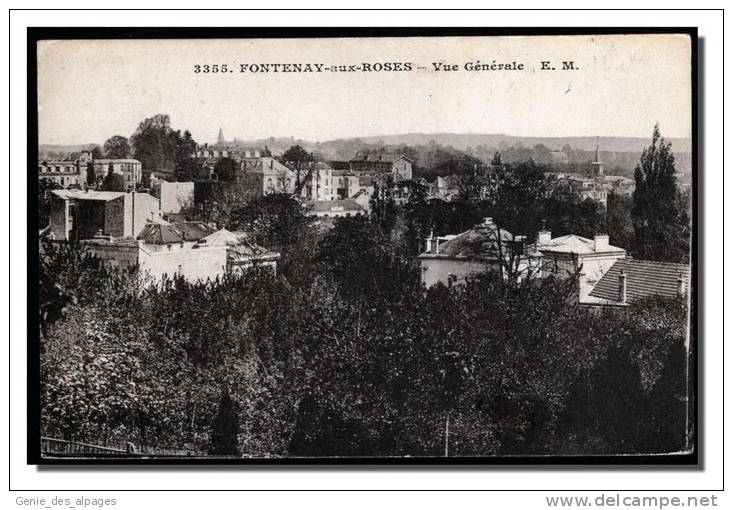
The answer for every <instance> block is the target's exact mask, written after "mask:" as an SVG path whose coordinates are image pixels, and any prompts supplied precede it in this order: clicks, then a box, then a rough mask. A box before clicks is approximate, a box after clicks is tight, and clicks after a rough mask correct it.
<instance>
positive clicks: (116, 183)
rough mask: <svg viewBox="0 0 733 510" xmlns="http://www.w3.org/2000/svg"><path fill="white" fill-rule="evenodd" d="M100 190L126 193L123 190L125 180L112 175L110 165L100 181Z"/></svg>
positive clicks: (119, 176) (118, 175) (114, 174)
mask: <svg viewBox="0 0 733 510" xmlns="http://www.w3.org/2000/svg"><path fill="white" fill-rule="evenodd" d="M101 189H102V191H127V190H126V189H125V178H124V177H123V176H122V175H120V174H116V173H114V170H113V167H112V163H110V164H109V170H107V175H106V176H105V178H104V180H103V181H102V186H101Z"/></svg>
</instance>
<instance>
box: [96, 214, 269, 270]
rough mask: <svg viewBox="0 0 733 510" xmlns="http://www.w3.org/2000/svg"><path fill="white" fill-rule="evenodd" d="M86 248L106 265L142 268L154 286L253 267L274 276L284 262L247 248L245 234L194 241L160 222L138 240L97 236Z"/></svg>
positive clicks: (176, 226) (174, 226)
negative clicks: (273, 273)
mask: <svg viewBox="0 0 733 510" xmlns="http://www.w3.org/2000/svg"><path fill="white" fill-rule="evenodd" d="M211 230H213V229H211ZM83 244H84V246H85V247H87V249H88V250H89V252H90V253H91V254H93V255H94V256H95V257H97V258H98V259H99V260H100V261H101V262H102V263H103V264H106V265H108V266H111V267H139V269H140V271H141V273H142V274H143V275H145V277H147V278H150V281H149V283H151V284H156V283H158V282H160V281H161V280H162V279H163V278H165V277H168V278H175V277H183V278H184V279H186V280H187V281H190V282H196V281H206V280H213V279H215V278H217V277H219V276H222V275H224V274H225V273H227V272H231V271H235V270H241V269H243V268H247V267H252V266H254V265H262V266H263V267H268V268H271V269H272V270H273V271H275V270H276V268H277V260H278V259H279V258H280V254H279V253H276V252H271V251H269V250H267V249H265V248H262V247H261V246H258V245H256V244H252V243H249V242H248V241H247V240H246V236H244V234H241V233H232V232H229V231H227V230H219V231H213V232H212V231H210V232H209V234H208V235H207V236H204V237H201V238H199V239H196V240H193V239H189V238H188V237H187V236H186V233H185V229H183V228H181V225H180V224H169V223H167V222H164V221H161V220H157V221H154V222H149V223H148V224H147V225H146V227H145V228H144V229H143V231H142V232H141V235H140V236H138V237H137V238H136V239H135V238H132V237H123V238H114V237H111V236H96V237H95V238H93V239H89V240H86V241H83Z"/></svg>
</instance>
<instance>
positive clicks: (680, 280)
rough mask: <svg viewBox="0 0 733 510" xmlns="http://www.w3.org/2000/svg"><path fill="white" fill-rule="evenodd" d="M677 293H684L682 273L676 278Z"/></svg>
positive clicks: (679, 294) (680, 294)
mask: <svg viewBox="0 0 733 510" xmlns="http://www.w3.org/2000/svg"><path fill="white" fill-rule="evenodd" d="M677 295H678V296H680V297H682V296H684V295H685V277H684V275H683V274H682V273H680V276H679V277H678V278H677Z"/></svg>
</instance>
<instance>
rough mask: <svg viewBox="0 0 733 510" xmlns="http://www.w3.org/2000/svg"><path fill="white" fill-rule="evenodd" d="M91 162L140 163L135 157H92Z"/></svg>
mask: <svg viewBox="0 0 733 510" xmlns="http://www.w3.org/2000/svg"><path fill="white" fill-rule="evenodd" d="M92 162H93V163H101V164H106V163H138V164H140V161H138V160H137V159H130V158H120V159H93V160H92Z"/></svg>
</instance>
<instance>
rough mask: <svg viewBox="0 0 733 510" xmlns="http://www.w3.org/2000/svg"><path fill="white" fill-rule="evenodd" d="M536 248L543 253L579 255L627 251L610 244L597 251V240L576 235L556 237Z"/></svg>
mask: <svg viewBox="0 0 733 510" xmlns="http://www.w3.org/2000/svg"><path fill="white" fill-rule="evenodd" d="M536 248H537V249H538V250H539V251H541V252H550V253H575V254H578V255H589V254H592V253H618V252H625V251H626V250H624V249H623V248H619V247H618V246H612V245H610V244H608V245H606V246H605V247H603V248H601V249H598V250H597V249H596V243H595V240H593V239H588V238H586V237H581V236H578V235H575V234H568V235H566V236H560V237H555V238H553V239H551V240H550V241H549V242H548V243H544V244H539V243H538V244H537V246H536Z"/></svg>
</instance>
